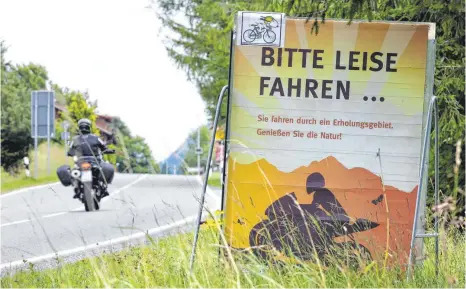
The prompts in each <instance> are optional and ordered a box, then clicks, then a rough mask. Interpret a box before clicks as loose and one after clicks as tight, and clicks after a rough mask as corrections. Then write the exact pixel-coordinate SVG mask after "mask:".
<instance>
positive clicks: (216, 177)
mask: <svg viewBox="0 0 466 289" xmlns="http://www.w3.org/2000/svg"><path fill="white" fill-rule="evenodd" d="M221 177H222V174H221V173H220V172H212V174H210V175H209V180H208V182H207V183H208V184H209V186H211V187H215V188H221V187H222V182H221V179H220V178H221Z"/></svg>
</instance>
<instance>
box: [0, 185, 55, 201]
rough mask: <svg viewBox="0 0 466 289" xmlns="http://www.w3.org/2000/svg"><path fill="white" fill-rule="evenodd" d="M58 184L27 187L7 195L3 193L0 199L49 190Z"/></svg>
mask: <svg viewBox="0 0 466 289" xmlns="http://www.w3.org/2000/svg"><path fill="white" fill-rule="evenodd" d="M59 184H60V182H56V183H51V184H45V185H40V186H35V187H27V188H24V189H19V190H16V191H11V192H9V193H4V194H2V195H0V198H1V199H3V198H6V197H11V196H14V195H17V194H21V193H24V192H29V191H33V190H38V189H43V188H51V187H53V186H56V185H59Z"/></svg>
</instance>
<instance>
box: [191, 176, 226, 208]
mask: <svg viewBox="0 0 466 289" xmlns="http://www.w3.org/2000/svg"><path fill="white" fill-rule="evenodd" d="M197 181H198V182H199V183H200V184H201V189H202V186H203V185H204V181H203V180H202V177H201V176H198V177H197ZM206 193H207V194H208V195H209V196H211V197H213V198H214V199H216V200H217V201H218V202H220V201H221V198H220V197H219V196H217V195H216V194H215V193H214V192H213V191H212V190H211V189H210V187H209V186H208V185H207V188H206Z"/></svg>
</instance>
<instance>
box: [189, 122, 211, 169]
mask: <svg viewBox="0 0 466 289" xmlns="http://www.w3.org/2000/svg"><path fill="white" fill-rule="evenodd" d="M200 129H201V131H200V142H201V148H202V150H203V152H202V154H201V168H205V166H206V164H207V157H208V154H209V147H210V140H211V137H212V136H211V135H210V134H211V132H210V130H209V128H208V127H207V126H205V125H203V126H201V127H200ZM197 131H198V130H197V129H196V130H194V131H192V132H191V133H190V134H189V136H188V143H189V144H188V152H187V153H186V155H185V157H184V165H185V166H187V167H193V168H194V167H197V154H196V148H197Z"/></svg>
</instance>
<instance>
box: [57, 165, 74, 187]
mask: <svg viewBox="0 0 466 289" xmlns="http://www.w3.org/2000/svg"><path fill="white" fill-rule="evenodd" d="M69 170H70V166H67V165H63V166H61V167H59V168H58V169H57V176H58V179H59V180H60V182H61V184H62V185H64V186H65V187H68V186H70V185H71V174H70V171H69Z"/></svg>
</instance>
